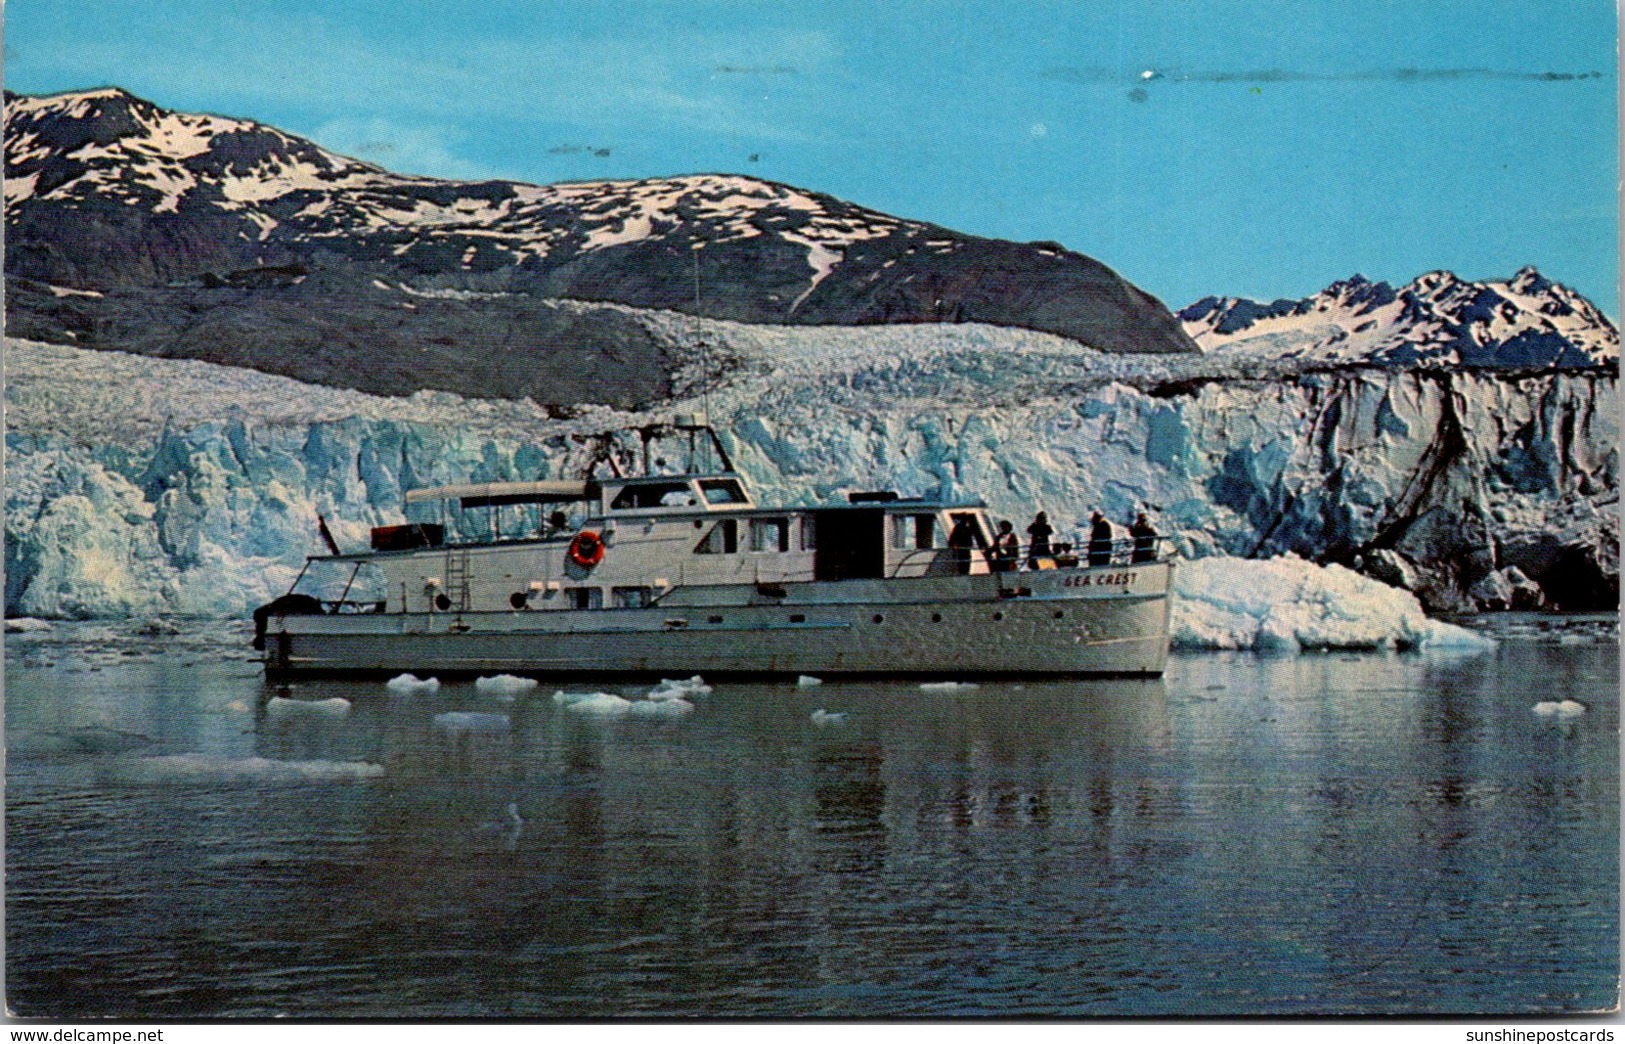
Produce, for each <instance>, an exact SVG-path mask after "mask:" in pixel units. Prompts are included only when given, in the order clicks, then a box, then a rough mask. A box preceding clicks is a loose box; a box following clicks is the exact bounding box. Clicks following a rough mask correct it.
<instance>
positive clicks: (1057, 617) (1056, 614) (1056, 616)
mask: <svg viewBox="0 0 1625 1044" xmlns="http://www.w3.org/2000/svg"><path fill="white" fill-rule="evenodd" d="M1050 615H1051V616H1053V617H1055V618H1056V619H1057V620H1059V619H1060V618H1061V617H1063V616H1065V615H1066V614H1065V613H1063V612H1061V610H1059V609H1057V610H1055V611H1054V612H1053V613H1051V614H1050Z"/></svg>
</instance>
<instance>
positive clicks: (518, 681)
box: [474, 674, 537, 696]
mask: <svg viewBox="0 0 1625 1044" xmlns="http://www.w3.org/2000/svg"><path fill="white" fill-rule="evenodd" d="M536 684H537V683H536V679H535V678H516V677H514V676H513V675H511V674H499V675H497V676H496V677H494V678H477V679H475V681H474V688H476V689H478V690H479V691H480V692H489V693H495V694H497V695H500V696H517V695H519V694H520V693H522V692H529V691H530V690H532V689H534V688H536Z"/></svg>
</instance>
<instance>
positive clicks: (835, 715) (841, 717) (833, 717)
mask: <svg viewBox="0 0 1625 1044" xmlns="http://www.w3.org/2000/svg"><path fill="white" fill-rule="evenodd" d="M812 722H813V724H814V725H844V724H845V723H846V712H845V711H827V710H824V709H823V708H822V707H820V708H819V709H818V710H815V711H813V712H812Z"/></svg>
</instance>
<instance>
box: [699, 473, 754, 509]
mask: <svg viewBox="0 0 1625 1044" xmlns="http://www.w3.org/2000/svg"><path fill="white" fill-rule="evenodd" d="M700 492H702V493H704V494H705V502H706V503H707V504H743V503H745V491H744V489H742V488H741V487H740V485H739V483H737V482H735V481H734V480H733V479H706V480H705V481H704V482H701V483H700Z"/></svg>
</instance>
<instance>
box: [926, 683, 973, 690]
mask: <svg viewBox="0 0 1625 1044" xmlns="http://www.w3.org/2000/svg"><path fill="white" fill-rule="evenodd" d="M974 688H977V685H976V683H975V682H961V681H942V682H921V683H920V691H921V692H963V691H964V690H966V689H974Z"/></svg>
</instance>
